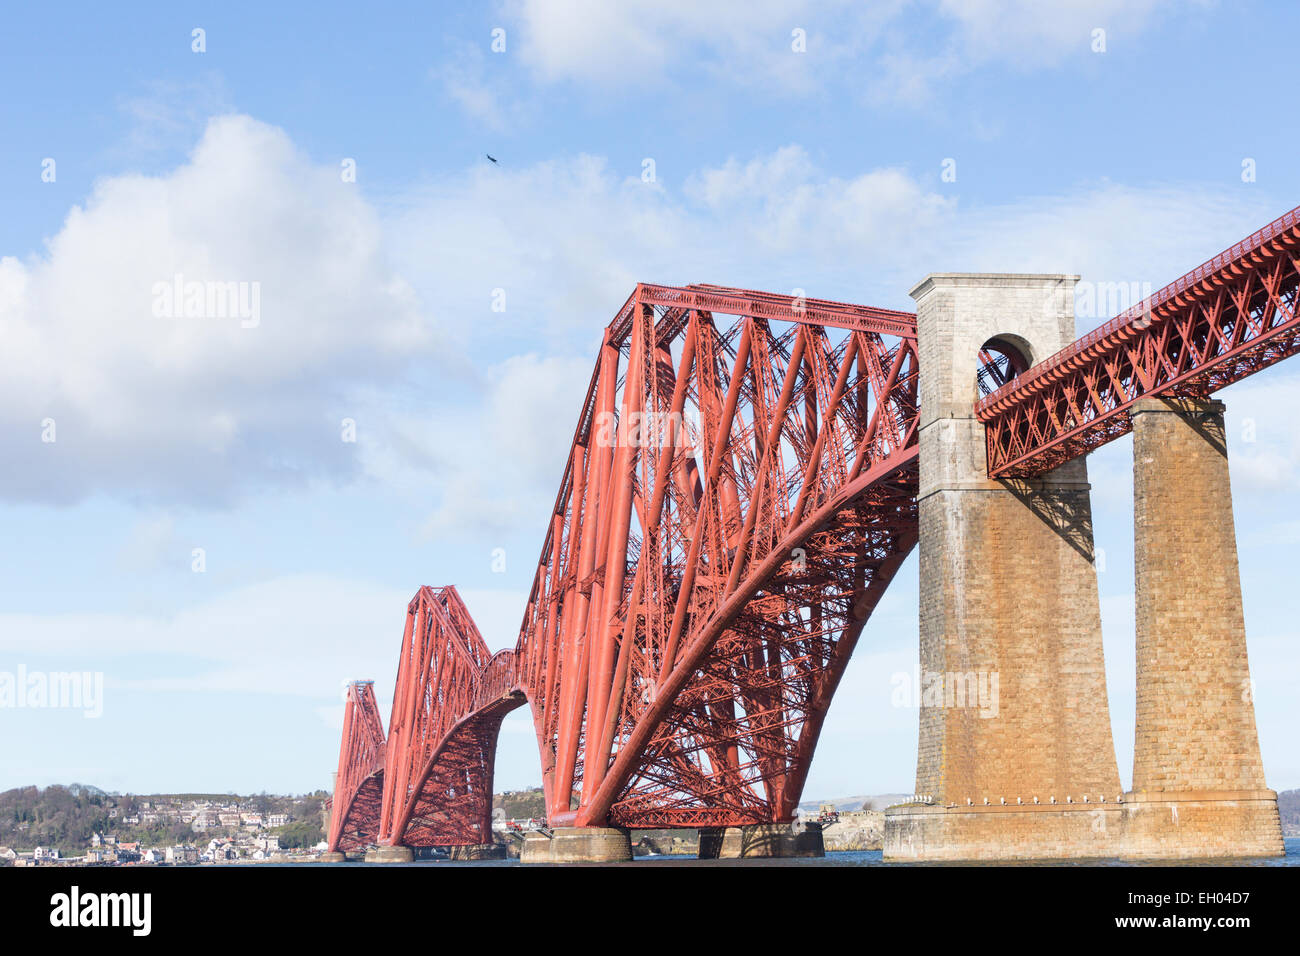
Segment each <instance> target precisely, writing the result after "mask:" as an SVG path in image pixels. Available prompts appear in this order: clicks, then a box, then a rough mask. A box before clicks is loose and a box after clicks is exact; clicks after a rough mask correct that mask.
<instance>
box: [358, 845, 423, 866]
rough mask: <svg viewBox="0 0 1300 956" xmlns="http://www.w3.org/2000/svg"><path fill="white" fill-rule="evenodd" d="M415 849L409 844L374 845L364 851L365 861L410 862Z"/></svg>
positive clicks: (413, 858)
mask: <svg viewBox="0 0 1300 956" xmlns="http://www.w3.org/2000/svg"><path fill="white" fill-rule="evenodd" d="M414 860H415V851H414V850H412V849H411V848H410V847H409V846H376V847H371V848H370V849H369V850H367V851H366V862H367V863H411V862H413V861H414Z"/></svg>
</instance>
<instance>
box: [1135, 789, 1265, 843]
mask: <svg viewBox="0 0 1300 956" xmlns="http://www.w3.org/2000/svg"><path fill="white" fill-rule="evenodd" d="M1285 852H1286V851H1285V848H1284V847H1283V843H1282V820H1281V818H1280V816H1279V815H1278V810H1277V794H1276V793H1275V792H1274V791H1272V790H1218V791H1211V790H1206V791H1183V792H1169V791H1166V792H1153V793H1129V794H1125V796H1124V835H1123V843H1122V846H1121V847H1120V852H1119V856H1121V857H1122V858H1124V859H1128V860H1192V859H1215V858H1234V857H1263V856H1282V855H1283V854H1284V853H1285Z"/></svg>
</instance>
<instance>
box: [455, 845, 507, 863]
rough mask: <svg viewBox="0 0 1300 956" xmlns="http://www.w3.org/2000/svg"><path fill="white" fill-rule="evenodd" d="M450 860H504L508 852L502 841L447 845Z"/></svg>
mask: <svg viewBox="0 0 1300 956" xmlns="http://www.w3.org/2000/svg"><path fill="white" fill-rule="evenodd" d="M447 851H448V858H449V859H452V860H461V861H470V860H504V859H505V858H506V857H507V856H508V855H509V854H508V853H507V852H506V845H505V844H504V843H474V844H470V845H468V846H450V847H447Z"/></svg>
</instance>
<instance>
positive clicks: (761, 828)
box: [699, 823, 826, 860]
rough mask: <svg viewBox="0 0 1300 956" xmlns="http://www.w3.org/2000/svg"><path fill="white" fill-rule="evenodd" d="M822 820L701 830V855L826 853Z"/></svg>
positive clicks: (732, 857)
mask: <svg viewBox="0 0 1300 956" xmlns="http://www.w3.org/2000/svg"><path fill="white" fill-rule="evenodd" d="M825 855H826V850H825V848H824V846H823V844H822V828H821V826H820V824H799V823H759V824H752V825H749V826H743V827H727V828H726V829H725V830H722V831H717V830H714V831H710V839H708V840H706V839H705V831H700V853H699V856H700V859H722V860H737V859H791V858H795V857H819V856H825Z"/></svg>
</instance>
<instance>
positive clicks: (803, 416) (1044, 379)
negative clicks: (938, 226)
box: [329, 209, 1300, 850]
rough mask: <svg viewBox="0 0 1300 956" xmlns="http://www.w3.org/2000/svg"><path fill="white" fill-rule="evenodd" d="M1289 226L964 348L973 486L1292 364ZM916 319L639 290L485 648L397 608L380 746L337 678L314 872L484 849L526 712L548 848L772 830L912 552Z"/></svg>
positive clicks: (429, 598)
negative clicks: (509, 728) (325, 833)
mask: <svg viewBox="0 0 1300 956" xmlns="http://www.w3.org/2000/svg"><path fill="white" fill-rule="evenodd" d="M1298 251H1300V209H1298V210H1293V211H1292V212H1290V213H1287V214H1286V215H1285V216H1283V217H1282V218H1280V219H1278V220H1277V221H1275V222H1273V223H1270V224H1269V225H1268V226H1266V227H1265V228H1263V229H1261V230H1260V231H1258V232H1257V233H1255V234H1254V235H1252V236H1250V237H1249V238H1247V239H1245V240H1243V241H1242V242H1239V243H1237V244H1236V245H1234V246H1232V247H1231V248H1230V249H1227V250H1225V251H1224V252H1223V253H1221V254H1220V255H1218V256H1216V257H1214V258H1213V259H1211V260H1210V261H1208V262H1206V263H1205V264H1203V265H1201V266H1199V267H1198V268H1197V269H1195V270H1193V271H1192V272H1190V273H1188V274H1187V275H1185V276H1183V277H1182V278H1180V279H1178V280H1177V281H1176V282H1174V283H1172V284H1171V285H1169V286H1167V287H1166V288H1164V289H1161V290H1160V291H1159V292H1158V293H1156V294H1155V295H1154V296H1152V297H1151V298H1149V299H1147V300H1146V301H1144V302H1142V303H1141V304H1139V305H1138V306H1136V307H1134V308H1132V309H1129V310H1128V311H1126V312H1124V313H1122V314H1121V315H1119V316H1117V317H1116V318H1114V319H1112V320H1111V321H1109V322H1107V323H1106V324H1105V325H1103V326H1101V327H1100V328H1098V329H1096V330H1095V331H1093V332H1091V333H1089V334H1088V335H1085V336H1084V337H1083V338H1081V339H1080V340H1079V341H1078V342H1076V343H1075V344H1073V345H1071V346H1070V347H1069V348H1066V349H1064V350H1063V351H1061V352H1060V353H1058V354H1056V355H1053V356H1051V357H1049V358H1047V359H1046V360H1044V361H1042V362H1039V363H1038V364H1036V365H1034V366H1032V367H1030V368H1027V369H1026V368H1023V363H1022V364H1021V365H1017V364H1016V363H1015V362H1006V361H1003V362H1001V363H1000V364H999V363H998V362H997V361H995V360H994V357H993V356H992V354H990V356H989V357H988V362H989V364H988V365H987V367H986V368H985V370H983V371H982V372H981V380H982V381H988V380H991V381H992V382H993V384H994V385H995V386H1000V387H996V388H995V390H992V391H991V392H990V393H989V394H987V395H985V396H984V397H983V398H981V399H979V400H978V402H977V403H976V408H975V414H976V417H977V418H979V419H980V420H981V421H982V422H984V423H985V425H986V426H987V431H986V434H987V441H988V470H989V474H990V475H991V476H993V477H1015V476H1028V475H1035V474H1042V473H1043V472H1046V471H1048V470H1050V469H1053V468H1056V467H1057V466H1059V465H1061V464H1063V463H1064V462H1066V461H1068V460H1070V459H1072V458H1074V457H1077V456H1079V455H1082V454H1085V453H1087V452H1088V451H1090V450H1092V449H1093V448H1096V447H1097V446H1099V445H1101V444H1104V443H1105V442H1108V441H1111V440H1112V439H1114V438H1116V437H1119V436H1120V435H1122V434H1124V433H1126V432H1127V431H1128V430H1129V429H1130V427H1131V425H1130V421H1129V415H1128V410H1129V408H1130V407H1131V406H1132V404H1133V403H1134V402H1135V401H1136V400H1137V399H1139V398H1142V397H1150V396H1155V395H1181V396H1186V395H1192V396H1206V395H1208V394H1209V393H1211V392H1213V391H1215V390H1217V389H1220V388H1222V387H1224V386H1226V385H1228V384H1231V383H1232V382H1235V381H1238V380H1240V379H1242V378H1244V377H1245V376H1247V375H1250V374H1252V373H1253V372H1256V371H1258V370H1259V369H1261V368H1264V367H1265V366H1268V365H1271V364H1273V363H1274V362H1277V361H1280V360H1281V359H1283V358H1286V357H1287V356H1290V355H1292V354H1294V353H1295V352H1296V351H1297V350H1300V327H1298V326H1297V321H1298V320H1297V316H1296V311H1295V303H1296V295H1297V289H1298V288H1300V258H1298V257H1297V255H1298ZM917 375H918V367H917V353H916V319H915V316H914V315H912V314H910V313H905V312H894V311H889V310H885V309H877V308H870V307H865V306H857V305H848V304H845V303H840V302H829V301H823V300H818V299H803V298H792V297H790V296H781V295H772V294H767V293H761V292H753V291H748V290H742V289H732V288H723V287H719V286H711V285H693V286H687V287H684V288H675V287H667V286H659V285H650V284H644V283H643V284H641V285H638V286H637V287H636V290H635V291H634V292H633V293H632V295H631V296H630V297H629V298H628V300H627V301H626V302H625V303H624V304H623V306H622V308H620V309H619V310H618V313H617V314H616V315H615V316H614V319H613V321H611V322H610V323H609V325H608V327H607V328H606V330H605V335H604V340H603V343H602V345H601V348H600V354H599V356H598V358H597V361H596V367H595V369H594V371H593V373H592V377H591V383H590V385H589V387H588V389H587V395H586V399H585V401H584V403H583V406H582V409H581V411H580V413H579V415H578V422H577V427H576V429H575V431H574V435H573V442H572V446H571V448H570V451H569V457H568V461H567V464H566V465H565V469H564V474H563V477H562V479H561V482H560V488H559V493H558V494H557V496H556V500H555V507H554V509H553V510H552V512H551V515H550V517H549V520H548V526H547V534H546V539H545V543H544V544H543V546H542V551H541V556H540V558H539V559H538V562H537V570H536V573H535V575H534V578H533V584H532V590H531V593H530V596H529V601H528V606H527V610H526V612H525V614H524V620H523V623H522V626H521V628H520V633H519V639H518V642H517V644H516V645H515V648H514V650H513V651H499V652H497V653H496V654H490V653H489V652H488V650H487V646H486V644H485V643H484V641H483V638H482V636H481V635H480V634H479V632H478V630H477V628H476V627H475V625H474V622H473V620H472V619H471V617H470V615H469V612H468V610H467V609H466V607H465V605H464V603H463V602H462V601H461V599H460V597H459V595H458V594H457V593H456V590H455V588H454V587H446V588H441V589H435V588H428V587H425V588H421V589H420V591H419V592H418V593H417V594H416V595H415V597H414V598H413V599H412V600H411V602H410V604H409V606H408V608H407V618H406V629H405V632H404V634H403V637H402V649H401V657H400V659H399V663H398V673H397V687H396V693H395V696H394V700H393V711H392V716H391V720H390V724H389V732H388V735H387V737H386V738H385V736H384V734H383V730H382V724H381V720H380V715H379V713H378V710H377V706H376V703H375V697H374V693H373V689H372V687H371V685H370V684H369V683H366V682H359V683H355V684H353V685H351V687H350V689H349V691H348V697H347V709H346V716H345V723H344V731H343V742H342V747H341V749H340V754H339V768H338V775H337V778H336V784H335V792H334V799H333V811H332V814H331V828H330V833H329V844H330V849H332V850H349V849H358V848H361V847H364V846H367V845H370V844H376V843H377V844H381V845H405V846H449V845H468V844H478V843H485V842H488V841H489V840H490V839H491V837H490V823H491V820H490V817H491V799H492V798H491V794H492V772H493V760H494V756H495V749H496V737H497V733H498V730H499V728H500V724H501V720H502V718H503V717H504V716H505V714H507V713H508V712H509V711H511V710H513V709H514V708H516V707H520V706H522V705H524V704H525V703H526V704H528V705H529V707H530V709H531V712H532V717H533V724H534V727H535V730H536V733H537V743H538V749H539V751H540V754H541V765H542V779H543V785H544V789H545V797H546V806H547V818H548V822H549V824H550V825H551V826H620V827H629V828H637V827H719V826H738V825H743V824H751V823H772V822H785V821H789V820H791V819H792V818H793V815H794V811H795V807H796V806H797V804H798V802H799V800H800V796H801V793H802V789H803V784H804V780H805V779H806V777H807V774H808V768H809V764H810V762H811V759H812V755H813V751H814V748H815V747H816V744H817V738H818V735H819V733H820V731H821V727H822V723H823V721H824V719H825V716H826V712H827V708H828V707H829V705H830V702H831V698H832V696H833V695H834V693H835V688H836V686H837V685H838V683H839V681H840V678H841V676H842V675H843V673H844V668H845V665H846V664H847V662H848V660H849V657H850V655H851V654H852V653H853V648H854V646H855V644H856V643H857V640H858V636H859V635H860V634H861V632H862V628H863V626H864V625H865V624H866V622H867V620H868V618H869V617H870V615H871V612H872V611H873V609H874V608H875V606H876V604H877V603H878V602H879V600H880V598H881V596H882V594H883V593H884V591H885V589H886V588H887V587H888V585H889V583H890V581H891V580H892V578H893V576H894V575H895V573H896V572H897V570H898V568H899V565H900V564H902V562H903V560H904V559H905V558H906V557H907V555H908V554H909V553H910V551H911V550H912V548H913V546H914V545H915V544H916V541H917V535H918V525H917V505H916V494H917V422H918V400H917V399H918V390H917Z"/></svg>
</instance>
